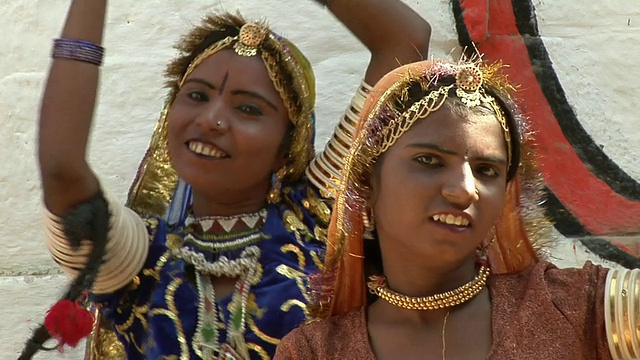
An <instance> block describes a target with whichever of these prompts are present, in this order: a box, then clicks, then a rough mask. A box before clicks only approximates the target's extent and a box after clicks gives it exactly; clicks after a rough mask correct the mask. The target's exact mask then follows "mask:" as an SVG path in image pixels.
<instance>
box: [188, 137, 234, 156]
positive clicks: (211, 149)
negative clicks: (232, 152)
mask: <svg viewBox="0 0 640 360" xmlns="http://www.w3.org/2000/svg"><path fill="white" fill-rule="evenodd" d="M187 147H188V148H189V150H191V151H192V152H193V153H195V154H198V155H202V156H206V157H210V158H213V159H224V158H228V157H229V154H227V153H226V152H225V151H224V150H222V149H220V148H219V147H217V146H215V145H213V144H210V143H205V142H202V141H197V140H191V141H188V142H187Z"/></svg>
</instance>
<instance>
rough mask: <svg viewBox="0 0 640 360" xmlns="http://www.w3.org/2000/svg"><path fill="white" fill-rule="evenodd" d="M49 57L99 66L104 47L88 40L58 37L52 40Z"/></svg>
mask: <svg viewBox="0 0 640 360" xmlns="http://www.w3.org/2000/svg"><path fill="white" fill-rule="evenodd" d="M51 57H52V58H54V59H69V60H75V61H80V62H85V63H89V64H93V65H96V66H100V65H102V58H103V57H104V48H103V47H102V46H100V45H97V44H94V43H92V42H89V41H84V40H75V39H64V38H60V39H55V40H54V41H53V52H52V54H51Z"/></svg>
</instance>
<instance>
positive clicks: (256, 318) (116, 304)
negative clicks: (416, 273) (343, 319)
mask: <svg viewBox="0 0 640 360" xmlns="http://www.w3.org/2000/svg"><path fill="white" fill-rule="evenodd" d="M329 214H330V212H329V208H328V207H327V205H326V204H325V203H324V202H323V201H322V200H321V199H320V198H319V197H318V195H317V192H316V190H314V188H313V186H312V185H308V184H307V183H306V182H305V183H301V184H300V185H297V186H290V187H285V188H284V189H283V191H282V201H280V202H279V203H278V204H271V205H268V206H267V207H266V208H264V209H263V210H261V211H260V212H258V213H254V214H245V215H242V216H239V217H230V218H224V217H207V218H201V219H194V218H193V217H192V216H187V217H186V218H185V220H184V221H181V222H179V223H177V224H175V225H169V224H168V223H167V221H166V220H164V219H163V218H159V217H148V218H146V219H145V223H146V227H147V230H148V233H149V240H150V248H149V254H148V256H147V260H146V263H145V265H144V268H143V270H142V271H141V272H140V273H139V275H138V276H136V278H134V280H133V281H132V282H131V284H130V285H129V286H127V287H125V288H123V289H121V290H119V291H117V292H115V293H112V294H106V295H99V296H98V295H96V296H94V298H93V301H94V302H95V303H96V305H97V306H98V307H99V308H100V311H101V313H102V314H103V316H104V317H105V318H106V319H107V320H108V321H109V322H111V323H112V325H113V327H114V329H115V331H116V334H117V336H118V338H119V340H120V341H121V342H122V343H123V344H124V351H125V353H126V355H127V358H128V359H131V360H134V359H197V358H203V359H245V358H246V359H270V354H273V353H274V352H275V347H276V345H277V344H278V342H279V339H280V338H282V337H283V336H284V335H286V334H287V333H288V332H289V331H291V330H293V329H294V328H296V327H297V326H298V325H300V324H301V323H303V322H304V321H305V319H306V318H305V304H306V303H307V300H308V294H307V291H306V281H307V280H306V278H307V275H309V274H311V273H313V272H316V271H317V270H318V268H319V266H321V260H322V256H323V254H322V251H323V248H324V244H323V239H324V238H325V234H324V232H325V229H326V224H327V222H328V220H329ZM221 276H224V277H229V278H234V279H237V280H236V285H235V290H234V291H233V293H232V294H230V295H228V296H224V297H216V295H215V292H214V288H213V285H212V281H211V278H212V277H221Z"/></svg>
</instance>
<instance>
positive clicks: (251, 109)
mask: <svg viewBox="0 0 640 360" xmlns="http://www.w3.org/2000/svg"><path fill="white" fill-rule="evenodd" d="M236 109H238V110H239V111H240V112H242V113H243V114H245V115H249V116H261V115H263V112H262V109H260V108H259V107H257V106H255V105H251V104H243V105H240V106H238V107H237V108H236Z"/></svg>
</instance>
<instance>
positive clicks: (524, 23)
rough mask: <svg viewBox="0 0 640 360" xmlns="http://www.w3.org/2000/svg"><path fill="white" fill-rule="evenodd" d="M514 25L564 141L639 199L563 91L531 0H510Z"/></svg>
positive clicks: (638, 189)
mask: <svg viewBox="0 0 640 360" xmlns="http://www.w3.org/2000/svg"><path fill="white" fill-rule="evenodd" d="M511 3H512V7H513V11H514V15H515V19H516V26H517V27H518V31H519V32H520V36H522V39H523V40H524V43H525V45H526V47H527V51H528V52H529V59H530V60H531V64H533V70H534V73H535V75H536V78H537V79H538V83H539V84H540V88H541V90H542V92H543V94H544V96H545V97H546V98H547V101H548V102H549V106H550V107H551V111H552V112H553V114H554V115H555V117H556V119H557V121H558V124H559V125H560V128H561V129H562V132H563V134H564V136H565V137H566V139H567V141H569V143H570V144H571V145H572V146H573V148H574V150H575V152H576V154H577V155H578V157H579V158H580V159H581V160H582V162H583V163H584V164H585V165H586V166H587V168H588V169H589V170H590V171H591V173H593V174H594V175H595V176H596V177H597V178H598V179H600V180H601V181H603V182H605V183H606V184H607V185H608V186H609V187H610V188H611V189H612V190H613V191H615V192H616V193H618V194H619V195H620V196H623V197H625V198H627V199H629V200H632V201H640V183H638V182H637V181H636V180H635V179H634V178H633V177H631V176H630V175H629V174H627V173H626V172H625V171H624V170H623V169H622V168H620V166H618V164H616V163H615V162H614V161H613V160H611V158H609V157H608V156H607V155H606V154H605V153H604V151H602V148H601V147H600V146H598V144H596V143H595V141H594V140H593V138H591V136H590V135H589V134H588V133H587V131H586V130H585V129H584V128H583V127H582V124H581V123H580V121H579V120H578V117H577V116H576V114H575V112H574V111H573V109H572V107H571V105H570V104H569V101H568V100H567V97H566V95H565V92H564V89H563V88H562V84H561V83H560V80H559V79H558V76H557V74H556V72H555V69H554V68H553V63H552V62H551V58H550V57H549V53H548V51H547V49H546V47H545V45H544V41H543V40H542V38H541V37H540V32H539V30H538V22H537V18H536V13H535V8H534V6H533V3H532V2H531V1H530V0H512V1H511Z"/></svg>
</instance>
